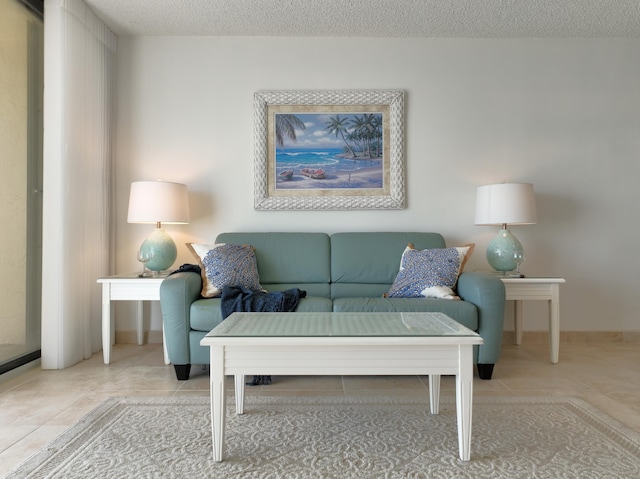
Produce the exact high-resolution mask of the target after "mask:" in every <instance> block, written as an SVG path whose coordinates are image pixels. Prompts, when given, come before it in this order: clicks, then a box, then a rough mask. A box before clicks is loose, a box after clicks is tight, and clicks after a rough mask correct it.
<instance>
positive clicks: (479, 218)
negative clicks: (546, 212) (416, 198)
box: [476, 183, 537, 226]
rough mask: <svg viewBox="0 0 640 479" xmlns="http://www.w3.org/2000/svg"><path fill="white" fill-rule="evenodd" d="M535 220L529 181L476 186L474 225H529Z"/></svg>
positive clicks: (535, 215) (531, 188) (534, 204)
mask: <svg viewBox="0 0 640 479" xmlns="http://www.w3.org/2000/svg"><path fill="white" fill-rule="evenodd" d="M536 221H537V214H536V201H535V196H534V194H533V185H532V184H530V183H500V184H497V185H485V186H480V187H479V188H478V192H477V196H476V225H483V226H486V225H505V224H508V225H531V224H535V223H536Z"/></svg>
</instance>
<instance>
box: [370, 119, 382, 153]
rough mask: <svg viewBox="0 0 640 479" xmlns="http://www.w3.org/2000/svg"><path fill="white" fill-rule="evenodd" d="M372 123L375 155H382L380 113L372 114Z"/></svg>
mask: <svg viewBox="0 0 640 479" xmlns="http://www.w3.org/2000/svg"><path fill="white" fill-rule="evenodd" d="M373 116H374V118H373V121H372V123H371V124H372V125H373V127H374V128H375V140H376V157H381V156H382V115H373Z"/></svg>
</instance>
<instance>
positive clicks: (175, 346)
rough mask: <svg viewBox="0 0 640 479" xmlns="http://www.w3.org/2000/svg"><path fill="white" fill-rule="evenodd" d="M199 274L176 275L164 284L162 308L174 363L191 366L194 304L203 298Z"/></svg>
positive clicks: (168, 344)
mask: <svg viewBox="0 0 640 479" xmlns="http://www.w3.org/2000/svg"><path fill="white" fill-rule="evenodd" d="M201 290H202V278H201V277H200V275H199V274H197V273H175V274H172V275H171V276H168V277H167V278H166V279H165V280H164V281H163V282H162V283H161V284H160V307H161V308H162V323H163V327H164V336H165V343H166V348H167V354H168V355H169V360H170V361H171V363H172V364H174V365H176V364H178V365H183V364H191V357H190V354H189V351H190V349H189V331H190V330H191V327H190V311H191V303H193V302H194V301H195V300H197V299H199V298H200V291H201Z"/></svg>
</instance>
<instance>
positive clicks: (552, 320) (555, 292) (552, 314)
mask: <svg viewBox="0 0 640 479" xmlns="http://www.w3.org/2000/svg"><path fill="white" fill-rule="evenodd" d="M549 351H550V355H551V362H552V363H553V364H557V362H558V359H559V357H560V286H558V285H557V284H552V285H551V300H550V301H549Z"/></svg>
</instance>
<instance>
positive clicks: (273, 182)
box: [254, 90, 405, 210]
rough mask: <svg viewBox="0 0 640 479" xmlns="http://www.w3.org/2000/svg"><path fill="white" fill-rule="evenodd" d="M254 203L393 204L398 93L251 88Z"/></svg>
mask: <svg viewBox="0 0 640 479" xmlns="http://www.w3.org/2000/svg"><path fill="white" fill-rule="evenodd" d="M254 115H255V131H254V134H255V145H254V146H255V165H254V172H255V176H254V206H255V209H257V210H349V209H400V208H404V206H405V198H404V196H405V195H404V148H403V147H404V139H403V134H404V92H403V91H400V90H355V91H352V90H336V91H329V90H328V91H323V90H319V91H313V90H312V91H304V90H303V91H259V92H256V93H255V95H254Z"/></svg>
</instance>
